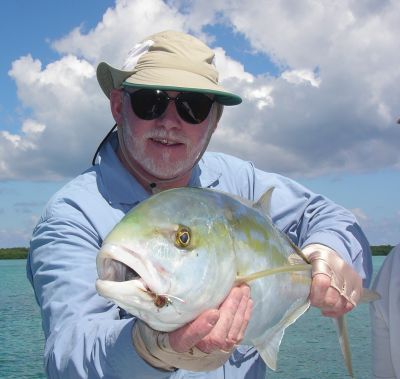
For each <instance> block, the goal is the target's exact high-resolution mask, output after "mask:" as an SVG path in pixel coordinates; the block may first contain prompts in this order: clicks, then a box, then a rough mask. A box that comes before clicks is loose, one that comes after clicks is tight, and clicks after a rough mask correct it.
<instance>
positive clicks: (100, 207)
mask: <svg viewBox="0 0 400 379" xmlns="http://www.w3.org/2000/svg"><path fill="white" fill-rule="evenodd" d="M213 61H214V54H213V52H212V51H211V50H210V49H209V48H208V47H207V46H206V45H204V44H203V43H202V42H201V41H199V40H198V39H196V38H194V37H192V36H190V35H187V34H184V33H179V32H173V31H166V32H161V33H157V34H155V35H153V36H150V37H148V38H147V39H146V40H145V41H144V42H142V43H141V44H139V45H137V46H136V47H135V48H134V49H133V50H132V51H131V52H130V53H129V55H128V57H127V59H126V63H125V65H124V68H123V70H117V69H115V68H113V67H111V66H109V65H108V64H106V63H101V64H100V65H99V66H98V70H97V78H98V81H99V84H100V86H101V88H102V89H103V91H104V93H105V94H106V95H107V97H109V98H110V105H111V112H112V115H113V117H114V119H115V122H116V124H117V132H113V133H110V134H109V135H108V136H107V137H106V138H105V140H104V141H103V143H102V144H101V146H100V149H99V159H98V163H97V164H95V165H94V166H93V167H92V168H90V169H89V170H87V171H86V172H85V173H83V174H82V175H80V176H79V177H77V178H76V179H74V180H73V181H71V182H70V183H69V184H67V185H66V186H65V187H64V188H63V189H61V191H59V192H58V193H57V194H56V195H55V196H54V197H53V198H52V199H51V200H50V202H49V204H48V205H47V207H46V209H45V211H44V213H43V215H42V217H41V219H40V220H39V223H38V225H37V227H36V228H35V230H34V233H33V237H32V241H31V248H30V256H29V260H28V277H29V279H30V280H31V282H32V285H33V287H34V290H35V294H36V298H37V301H38V303H39V305H40V307H41V310H42V317H43V328H44V332H45V337H46V348H45V362H46V370H47V374H48V375H49V376H50V377H63V378H98V377H106V378H134V377H137V378H141V379H142V378H165V377H168V378H184V377H189V376H190V377H192V376H193V375H194V373H193V372H192V371H197V372H199V373H198V374H197V376H196V377H199V378H221V377H225V378H244V377H251V378H264V377H265V365H264V363H263V362H262V360H261V359H260V357H259V355H258V354H257V352H256V351H255V350H254V348H252V347H249V346H241V345H240V341H241V339H242V338H243V335H244V333H245V330H246V326H247V323H248V321H249V319H250V317H251V308H252V300H251V297H250V292H249V288H248V287H247V286H241V287H235V288H233V289H232V290H231V292H230V294H229V295H228V297H227V298H226V299H225V301H224V302H223V303H222V304H221V306H220V307H219V308H218V309H210V310H208V311H206V312H204V313H203V314H201V315H200V316H199V317H198V318H197V319H196V320H194V321H193V322H191V323H190V324H188V325H186V326H184V327H182V328H180V329H178V330H176V331H174V332H171V333H168V334H167V333H157V332H155V331H153V330H151V329H150V328H149V327H148V326H146V325H145V324H144V323H143V322H141V321H140V320H137V319H135V318H132V317H131V316H130V315H127V314H126V312H124V310H121V309H119V308H117V307H116V306H114V305H113V304H110V303H109V302H107V301H106V300H105V299H103V298H101V297H100V296H98V295H97V294H96V292H95V287H94V283H95V280H96V277H97V274H96V265H95V259H96V254H97V251H98V249H99V247H100V245H101V243H102V241H103V239H104V238H105V236H106V235H107V233H108V232H109V231H110V230H111V229H112V227H113V226H114V225H115V224H116V223H117V222H118V221H119V220H120V219H121V218H122V217H123V215H124V214H125V213H126V212H127V211H128V210H129V209H131V208H132V207H133V206H135V205H136V204H138V203H139V202H140V201H142V200H144V199H146V198H147V197H148V196H150V195H151V194H152V193H153V192H155V191H162V190H165V189H168V188H173V187H179V186H198V187H208V188H215V189H218V190H222V191H225V192H230V193H232V194H236V195H240V196H242V197H245V198H248V199H250V200H257V199H258V198H259V197H260V196H261V194H262V193H263V192H264V191H265V190H266V189H267V188H270V187H271V186H274V187H275V190H274V195H273V197H272V204H271V215H272V219H273V221H274V222H275V224H276V225H277V226H278V227H279V228H280V229H281V230H283V231H284V232H285V233H286V234H287V235H288V236H289V237H290V238H291V239H292V240H293V242H295V243H296V244H297V245H299V246H300V247H302V248H303V251H304V253H305V254H306V255H308V256H309V257H310V259H311V261H312V262H313V281H312V287H311V292H310V300H311V303H312V304H313V305H314V306H317V307H319V308H321V311H322V313H323V314H324V315H326V316H332V317H338V316H340V315H342V314H344V313H346V312H348V311H349V310H351V309H352V308H353V307H354V306H355V305H356V303H357V300H358V298H359V296H360V291H361V277H363V278H364V279H365V280H366V282H368V281H369V277H370V273H371V261H370V253H369V247H368V242H367V241H366V239H365V237H364V235H363V233H362V232H361V230H360V228H359V227H358V225H357V223H356V221H355V219H354V217H353V216H352V215H351V214H350V213H349V212H347V211H346V210H344V209H343V208H341V207H339V206H337V205H335V204H333V203H332V202H331V201H329V200H328V199H326V198H324V197H322V196H320V195H316V194H313V193H312V192H310V191H308V190H307V189H305V188H304V187H302V186H300V185H299V184H297V183H295V182H293V181H291V180H290V179H288V178H284V177H281V176H279V175H275V174H270V173H265V172H262V171H260V170H257V169H255V168H254V167H253V165H252V164H251V163H249V162H244V161H241V160H239V159H236V158H233V157H230V156H227V155H224V154H212V153H204V152H205V150H206V148H207V145H208V143H209V140H210V138H211V136H212V134H213V132H214V131H215V129H216V127H217V124H218V120H219V118H220V117H221V114H222V110H223V106H224V105H227V106H231V105H237V104H239V103H240V102H241V99H240V97H239V96H237V95H235V94H233V93H230V92H228V91H226V90H225V89H224V88H223V87H221V86H220V85H219V84H218V73H217V71H216V69H215V66H214V62H213ZM346 262H347V263H346ZM352 267H353V268H354V269H355V270H356V271H357V272H358V274H357V273H356V271H354V270H353V268H352Z"/></svg>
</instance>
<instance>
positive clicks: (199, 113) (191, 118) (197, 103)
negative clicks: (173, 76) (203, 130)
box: [175, 92, 213, 124]
mask: <svg viewBox="0 0 400 379" xmlns="http://www.w3.org/2000/svg"><path fill="white" fill-rule="evenodd" d="M175 103H176V109H177V111H178V113H179V116H181V117H182V119H183V120H185V121H186V122H188V123H190V124H200V123H201V122H203V121H204V120H205V119H206V118H207V116H208V114H209V113H210V110H211V106H212V104H213V100H211V99H210V98H209V97H208V96H206V95H204V94H202V93H196V92H181V93H180V94H179V95H178V97H177V99H176V100H175Z"/></svg>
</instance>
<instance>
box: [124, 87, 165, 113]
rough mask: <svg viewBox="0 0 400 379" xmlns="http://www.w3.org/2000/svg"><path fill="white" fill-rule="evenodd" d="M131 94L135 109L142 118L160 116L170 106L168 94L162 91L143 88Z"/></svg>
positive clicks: (132, 104)
mask: <svg viewBox="0 0 400 379" xmlns="http://www.w3.org/2000/svg"><path fill="white" fill-rule="evenodd" d="M129 95H130V98H131V106H132V109H133V111H134V112H135V114H136V116H138V117H139V118H141V119H142V120H154V119H156V118H158V117H160V116H161V115H162V114H163V113H164V112H165V110H166V109H167V106H168V96H167V95H166V93H164V92H162V91H157V90H151V89H141V90H139V91H136V92H133V93H130V94H129Z"/></svg>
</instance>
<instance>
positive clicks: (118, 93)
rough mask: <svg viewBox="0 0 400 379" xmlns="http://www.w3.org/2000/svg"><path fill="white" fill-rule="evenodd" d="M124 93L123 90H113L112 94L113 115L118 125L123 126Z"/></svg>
mask: <svg viewBox="0 0 400 379" xmlns="http://www.w3.org/2000/svg"><path fill="white" fill-rule="evenodd" d="M123 99H124V92H123V91H122V90H121V89H113V90H111V92H110V106H111V113H112V115H113V117H114V120H115V122H116V123H117V124H118V125H121V124H122V102H123Z"/></svg>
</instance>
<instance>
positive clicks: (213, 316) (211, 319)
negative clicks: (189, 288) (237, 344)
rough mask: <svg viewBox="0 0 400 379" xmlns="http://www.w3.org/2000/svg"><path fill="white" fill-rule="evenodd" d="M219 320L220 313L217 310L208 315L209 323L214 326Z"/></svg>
mask: <svg viewBox="0 0 400 379" xmlns="http://www.w3.org/2000/svg"><path fill="white" fill-rule="evenodd" d="M218 320H219V311H217V310H215V311H213V312H210V314H209V315H208V323H209V324H210V325H211V326H214V325H215V324H216V323H217V322H218Z"/></svg>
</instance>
